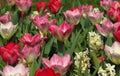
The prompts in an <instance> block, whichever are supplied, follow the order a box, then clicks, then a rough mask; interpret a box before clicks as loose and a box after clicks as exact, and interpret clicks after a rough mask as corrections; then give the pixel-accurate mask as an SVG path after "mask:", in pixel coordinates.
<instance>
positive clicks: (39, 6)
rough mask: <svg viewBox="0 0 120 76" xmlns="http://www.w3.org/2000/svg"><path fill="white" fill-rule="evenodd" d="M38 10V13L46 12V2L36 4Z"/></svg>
mask: <svg viewBox="0 0 120 76" xmlns="http://www.w3.org/2000/svg"><path fill="white" fill-rule="evenodd" d="M36 9H37V11H40V10H45V9H46V2H42V1H41V2H36Z"/></svg>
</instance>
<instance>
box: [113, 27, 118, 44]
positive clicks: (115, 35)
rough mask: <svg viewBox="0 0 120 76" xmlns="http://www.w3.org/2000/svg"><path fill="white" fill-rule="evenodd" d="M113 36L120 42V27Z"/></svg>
mask: <svg viewBox="0 0 120 76" xmlns="http://www.w3.org/2000/svg"><path fill="white" fill-rule="evenodd" d="M113 36H114V37H115V38H116V40H117V41H119V42H120V25H119V27H118V29H117V31H115V32H114V33H113Z"/></svg>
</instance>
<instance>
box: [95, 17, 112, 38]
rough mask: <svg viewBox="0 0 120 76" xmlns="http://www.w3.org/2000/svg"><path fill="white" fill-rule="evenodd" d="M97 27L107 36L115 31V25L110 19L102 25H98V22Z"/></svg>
mask: <svg viewBox="0 0 120 76" xmlns="http://www.w3.org/2000/svg"><path fill="white" fill-rule="evenodd" d="M96 28H97V30H98V32H99V33H100V34H101V35H103V36H105V37H107V36H108V35H112V33H113V31H114V25H113V23H112V22H111V21H110V20H108V19H107V20H105V21H104V22H103V23H102V25H98V24H96Z"/></svg>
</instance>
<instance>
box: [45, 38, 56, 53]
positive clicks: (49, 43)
mask: <svg viewBox="0 0 120 76" xmlns="http://www.w3.org/2000/svg"><path fill="white" fill-rule="evenodd" d="M53 42H54V37H52V38H51V39H50V40H49V41H48V43H47V44H46V45H45V51H44V54H46V55H49V53H50V50H51V47H52V44H53Z"/></svg>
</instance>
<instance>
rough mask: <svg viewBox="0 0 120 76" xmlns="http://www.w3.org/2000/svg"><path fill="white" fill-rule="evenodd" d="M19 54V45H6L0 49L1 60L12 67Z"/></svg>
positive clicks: (11, 43)
mask: <svg viewBox="0 0 120 76" xmlns="http://www.w3.org/2000/svg"><path fill="white" fill-rule="evenodd" d="M19 52H20V45H19V44H15V43H13V42H10V43H7V44H6V45H5V46H1V47H0V55H1V56H2V58H3V60H4V61H5V62H6V63H8V64H10V65H13V64H15V63H16V62H17V61H18V58H19V54H20V53H19Z"/></svg>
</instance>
